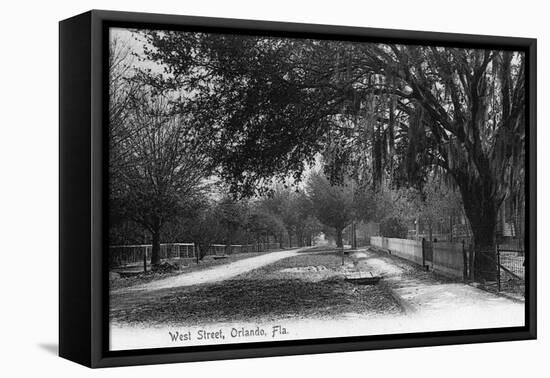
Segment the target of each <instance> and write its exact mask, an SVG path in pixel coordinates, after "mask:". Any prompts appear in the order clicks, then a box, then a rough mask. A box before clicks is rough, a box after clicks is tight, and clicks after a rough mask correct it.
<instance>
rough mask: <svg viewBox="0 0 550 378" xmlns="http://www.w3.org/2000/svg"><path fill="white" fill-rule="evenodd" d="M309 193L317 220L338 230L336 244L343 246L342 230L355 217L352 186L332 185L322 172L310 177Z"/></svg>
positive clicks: (308, 183)
mask: <svg viewBox="0 0 550 378" xmlns="http://www.w3.org/2000/svg"><path fill="white" fill-rule="evenodd" d="M307 193H308V196H309V199H310V200H311V203H312V207H313V211H314V212H315V215H316V217H317V219H319V221H320V222H321V223H323V224H324V225H326V226H329V227H333V228H334V229H335V230H336V237H337V239H336V244H337V245H338V246H339V247H341V246H342V230H343V229H344V228H345V227H346V226H347V225H349V224H350V223H351V220H352V219H353V217H354V211H353V210H354V205H355V204H354V192H353V189H352V188H351V186H350V185H332V184H331V183H330V181H329V180H328V179H327V178H326V177H325V176H324V175H323V174H322V173H320V172H314V173H312V174H311V175H310V177H309V179H308V182H307Z"/></svg>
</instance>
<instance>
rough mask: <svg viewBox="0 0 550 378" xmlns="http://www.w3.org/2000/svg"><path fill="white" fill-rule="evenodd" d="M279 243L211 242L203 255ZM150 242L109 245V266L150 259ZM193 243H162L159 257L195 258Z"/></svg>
mask: <svg viewBox="0 0 550 378" xmlns="http://www.w3.org/2000/svg"><path fill="white" fill-rule="evenodd" d="M279 248H280V245H279V243H255V244H232V245H226V244H211V245H210V246H209V248H208V251H207V252H206V254H205V256H225V255H232V254H237V253H252V252H267V251H272V250H276V249H279ZM152 250H153V247H152V245H151V244H136V245H115V246H110V247H109V266H110V267H111V268H118V267H127V266H133V265H136V266H138V265H143V264H144V261H147V260H150V259H151V253H152ZM195 258H196V249H195V244H194V243H163V244H161V245H160V259H161V260H167V259H195Z"/></svg>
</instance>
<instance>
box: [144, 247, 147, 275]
mask: <svg viewBox="0 0 550 378" xmlns="http://www.w3.org/2000/svg"><path fill="white" fill-rule="evenodd" d="M143 272H144V273H147V247H145V251H143Z"/></svg>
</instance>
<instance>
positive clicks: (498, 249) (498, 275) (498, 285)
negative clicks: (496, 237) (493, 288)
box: [496, 244, 500, 292]
mask: <svg viewBox="0 0 550 378" xmlns="http://www.w3.org/2000/svg"><path fill="white" fill-rule="evenodd" d="M496 250H497V287H498V291H499V292H500V248H498V244H497V245H496Z"/></svg>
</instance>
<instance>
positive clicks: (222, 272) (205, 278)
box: [111, 248, 305, 294]
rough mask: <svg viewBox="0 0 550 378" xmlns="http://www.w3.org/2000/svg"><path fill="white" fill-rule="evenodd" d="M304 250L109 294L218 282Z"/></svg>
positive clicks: (272, 253) (202, 271)
mask: <svg viewBox="0 0 550 378" xmlns="http://www.w3.org/2000/svg"><path fill="white" fill-rule="evenodd" d="M304 249H305V248H298V249H292V250H289V251H279V252H271V253H268V254H265V255H261V256H257V257H251V258H248V259H244V260H239V261H235V262H232V263H229V264H225V265H219V266H216V267H213V268H210V269H205V270H201V271H196V272H190V273H182V274H180V275H177V276H174V277H168V278H164V279H161V280H158V281H153V282H149V283H146V284H141V285H136V286H131V287H127V288H122V289H118V290H114V291H112V292H111V294H122V293H127V292H130V291H142V290H144V291H153V290H161V289H170V288H176V287H183V286H192V285H199V284H204V283H210V282H218V281H223V280H227V279H230V278H233V277H236V276H238V275H240V274H243V273H246V272H249V271H251V270H253V269H257V268H261V267H263V266H265V265H268V264H272V263H274V262H276V261H279V260H281V259H285V258H287V257H292V256H294V255H296V254H298V253H299V252H300V251H303V250H304Z"/></svg>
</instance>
